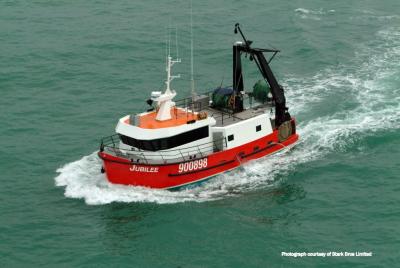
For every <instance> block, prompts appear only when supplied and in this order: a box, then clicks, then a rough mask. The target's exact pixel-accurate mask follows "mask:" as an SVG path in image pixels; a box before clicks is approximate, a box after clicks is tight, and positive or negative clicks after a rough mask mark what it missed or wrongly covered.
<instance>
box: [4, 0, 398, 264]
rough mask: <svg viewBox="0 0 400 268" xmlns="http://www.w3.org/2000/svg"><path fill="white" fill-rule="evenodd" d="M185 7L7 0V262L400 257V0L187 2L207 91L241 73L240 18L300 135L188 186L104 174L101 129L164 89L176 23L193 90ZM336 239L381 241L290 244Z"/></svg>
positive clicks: (107, 130) (181, 86) (381, 260)
mask: <svg viewBox="0 0 400 268" xmlns="http://www.w3.org/2000/svg"><path fill="white" fill-rule="evenodd" d="M189 6H190V5H189V2H188V1H181V0H179V1H178V0H176V1H154V0H149V1H135V0H132V1H127V0H122V1H104V0H94V1H83V0H74V1H66V0H58V1H50V0H32V1H22V0H21V1H18V0H15V1H11V0H1V1H0V93H1V94H0V107H1V113H0V123H1V131H0V138H1V139H0V144H1V146H0V171H1V173H0V179H1V186H0V201H1V202H0V267H58V266H61V267H182V268H183V267H319V266H322V267H397V266H398V265H399V262H400V230H399V227H398V226H399V222H400V210H399V202H400V195H399V193H400V175H399V174H400V132H399V123H400V105H399V102H400V2H399V1H398V0H384V1H372V0H364V1H361V0H359V1H344V0H339V1H322V0H316V1H306V0H296V1H270V0H268V1H261V0H248V1H226V0H214V1H209V0H205V1H196V2H194V3H193V20H194V27H193V30H194V57H195V59H194V69H195V79H196V88H197V90H198V91H206V90H209V89H212V88H215V87H217V86H219V85H220V84H221V81H222V83H223V84H225V85H230V84H232V82H231V70H232V67H231V51H232V48H231V46H232V44H233V42H234V41H236V40H237V39H238V38H239V37H238V36H235V35H234V33H233V26H234V24H235V23H236V22H240V23H241V25H242V29H243V30H244V32H245V34H246V35H247V37H248V38H249V39H250V40H253V41H254V46H259V47H274V48H278V49H280V50H282V53H280V54H278V56H277V57H276V58H275V59H274V61H273V62H272V65H271V66H272V68H273V69H274V71H275V73H276V75H277V77H278V79H279V81H280V83H281V84H282V85H283V86H284V87H285V89H286V91H285V92H286V98H287V102H288V105H289V107H290V112H291V114H292V115H293V116H295V117H296V119H297V121H298V133H299V134H300V135H301V140H300V142H299V143H298V144H297V146H296V147H295V148H293V149H292V150H290V151H286V152H283V153H280V154H277V155H274V156H271V157H269V158H263V159H260V160H257V161H254V162H252V163H249V164H246V165H244V166H243V167H241V168H239V169H238V170H235V171H233V172H230V173H228V174H224V175H221V176H217V177H215V178H213V179H212V180H210V181H209V182H208V183H206V184H204V185H202V186H200V187H197V188H194V189H187V190H184V191H178V192H169V191H161V190H149V189H143V188H135V187H125V186H117V185H110V184H108V183H107V182H106V180H105V178H104V176H103V175H102V174H101V173H100V167H101V163H100V161H99V159H98V158H97V156H96V154H95V151H96V150H97V148H98V145H99V144H98V143H99V139H100V138H101V137H103V136H107V135H110V134H113V132H114V127H115V125H116V122H117V119H118V118H120V117H122V116H124V115H126V114H132V113H136V112H140V111H142V110H143V109H145V108H146V104H145V103H144V100H145V99H147V98H148V96H149V94H150V92H151V91H153V90H161V89H163V88H164V84H163V81H164V79H165V69H164V68H165V65H164V63H165V42H166V39H167V32H168V30H167V28H173V29H175V27H177V28H178V48H179V50H178V54H179V57H181V58H182V63H181V64H180V65H176V68H174V72H175V73H181V75H182V78H181V79H179V80H174V82H173V87H174V89H175V90H176V91H177V92H178V94H179V96H178V98H179V97H185V96H187V95H188V93H189V91H190V89H189V88H190V83H189V79H190V72H189V70H190V15H189V14H190V11H189ZM169 26H170V27H169ZM174 31H175V30H173V32H174ZM172 36H173V37H172V38H171V39H172V43H173V46H172V51H173V53H174V54H175V53H176V50H175V46H174V43H175V37H174V35H172ZM244 65H245V66H244V68H245V85H246V88H251V87H252V85H253V84H254V83H255V81H257V80H258V79H259V78H260V77H259V74H258V72H257V70H256V68H255V66H254V65H253V63H251V62H247V61H246V62H245V63H244ZM332 251H334V252H343V253H344V252H372V256H371V257H325V258H324V257H298V258H294V257H285V256H282V254H281V252H332Z"/></svg>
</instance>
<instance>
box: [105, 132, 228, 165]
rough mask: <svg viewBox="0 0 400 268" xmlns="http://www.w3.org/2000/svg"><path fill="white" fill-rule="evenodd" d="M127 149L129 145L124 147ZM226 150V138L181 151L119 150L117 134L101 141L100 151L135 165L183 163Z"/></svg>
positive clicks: (132, 148)
mask: <svg viewBox="0 0 400 268" xmlns="http://www.w3.org/2000/svg"><path fill="white" fill-rule="evenodd" d="M126 146H127V147H129V145H126ZM226 148H227V141H226V138H222V139H218V140H215V141H212V142H207V143H203V144H199V145H196V146H190V147H186V148H181V149H171V150H160V151H154V152H153V151H145V150H141V149H138V148H134V147H131V150H129V149H122V148H120V138H119V135H118V134H114V135H112V136H108V137H104V138H102V139H101V143H100V151H101V152H106V153H109V154H111V155H114V156H117V157H121V158H125V159H128V160H130V161H131V162H132V163H136V164H172V163H179V162H184V161H190V160H195V159H199V158H203V157H206V156H208V155H210V154H212V153H215V152H219V151H223V150H225V149H226Z"/></svg>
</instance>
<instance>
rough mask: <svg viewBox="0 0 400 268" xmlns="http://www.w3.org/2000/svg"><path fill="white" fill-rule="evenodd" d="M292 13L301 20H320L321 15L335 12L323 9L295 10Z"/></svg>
mask: <svg viewBox="0 0 400 268" xmlns="http://www.w3.org/2000/svg"><path fill="white" fill-rule="evenodd" d="M294 12H295V13H296V14H297V15H299V16H300V18H302V19H311V20H321V16H322V15H326V14H333V13H335V12H336V11H335V10H334V9H330V10H325V9H322V8H321V9H318V10H312V9H306V8H296V9H295V10H294Z"/></svg>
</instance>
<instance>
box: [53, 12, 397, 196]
mask: <svg viewBox="0 0 400 268" xmlns="http://www.w3.org/2000/svg"><path fill="white" fill-rule="evenodd" d="M302 12H303V11H302ZM399 35H400V31H399V29H387V30H384V31H379V32H378V33H377V35H376V38H375V39H374V40H372V41H371V42H377V41H379V42H380V43H379V44H380V45H379V47H377V46H376V44H375V45H374V46H370V44H364V46H362V47H363V48H362V49H361V51H360V52H359V53H358V54H357V56H356V58H355V59H354V63H355V64H359V65H358V66H359V68H357V69H350V70H349V68H346V66H339V67H338V68H337V69H326V70H324V71H321V72H320V73H317V74H316V75H315V76H313V77H311V78H304V77H301V78H300V77H290V78H287V79H286V80H285V83H284V84H285V85H286V87H291V90H289V91H287V99H288V101H289V106H290V107H291V111H292V113H293V114H295V115H297V114H302V113H304V112H306V111H307V110H310V109H311V111H312V105H311V104H313V103H318V102H322V103H325V102H327V101H333V102H334V101H335V99H329V98H328V97H331V96H332V95H333V96H335V94H336V96H337V95H338V94H347V95H346V96H348V97H349V98H350V97H351V98H353V100H354V101H355V105H354V107H353V108H347V109H346V110H337V111H335V112H334V113H331V114H329V115H325V116H318V113H315V116H312V117H311V118H308V119H304V120H299V125H298V128H297V129H298V132H299V134H300V136H301V140H300V141H299V143H298V145H297V146H296V147H295V148H294V149H293V150H290V151H289V152H284V153H281V154H276V155H273V156H270V157H267V158H263V159H259V160H257V161H253V162H251V163H249V164H246V165H244V166H243V167H241V168H239V169H237V170H235V171H232V172H229V173H228V174H223V175H220V176H217V177H215V178H213V179H211V180H210V181H209V182H207V183H205V184H203V185H202V186H199V187H196V188H193V189H186V190H182V191H176V192H171V191H167V190H153V189H146V188H143V187H130V186H121V185H113V184H110V183H108V182H107V180H106V178H105V176H104V175H103V174H101V173H100V168H101V161H100V159H98V157H97V156H96V154H95V153H93V154H91V155H88V156H85V157H83V158H82V159H80V160H78V161H75V162H72V163H69V164H66V165H65V166H63V167H61V168H59V169H58V170H57V172H58V173H59V175H58V176H57V177H56V178H55V181H56V185H57V186H63V187H65V196H66V197H70V198H82V199H84V200H85V202H86V203H87V204H107V203H111V202H156V203H161V204H163V203H177V202H187V201H194V202H204V201H210V200H216V199H220V198H225V197H227V196H232V195H237V194H241V193H243V192H246V191H251V190H254V189H259V188H262V187H269V186H271V185H274V183H275V180H276V178H277V174H279V175H280V176H279V177H282V176H285V174H287V172H290V171H291V170H293V169H295V168H296V166H297V165H298V164H300V163H305V162H308V161H312V160H315V159H318V158H321V157H323V156H324V155H326V154H329V153H330V152H332V151H337V150H343V149H346V147H348V146H349V145H351V144H352V143H353V142H354V141H356V140H358V139H360V137H363V136H366V135H371V134H373V133H374V132H376V131H379V130H384V129H397V128H399V126H400V104H399V100H400V99H399V96H400V89H399V88H398V87H396V86H393V85H391V84H387V83H386V81H388V80H391V79H397V77H399V73H400V60H399V58H400V39H399V38H398V36H399ZM375 50H377V51H379V53H378V54H374V52H375ZM371 55H375V56H372V57H371ZM333 93H334V94H333ZM310 107H311V108H310ZM282 154H284V155H282ZM277 183H279V181H278V182H277Z"/></svg>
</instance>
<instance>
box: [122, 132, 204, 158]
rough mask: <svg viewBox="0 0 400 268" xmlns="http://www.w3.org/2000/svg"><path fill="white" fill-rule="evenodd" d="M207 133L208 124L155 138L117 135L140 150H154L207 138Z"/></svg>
mask: <svg viewBox="0 0 400 268" xmlns="http://www.w3.org/2000/svg"><path fill="white" fill-rule="evenodd" d="M208 135H209V131H208V126H205V127H201V128H197V129H194V130H191V131H188V132H184V133H181V134H178V135H175V136H171V137H167V138H162V139H155V140H138V139H134V138H131V137H128V136H124V135H121V134H120V135H119V137H120V139H121V141H122V142H123V143H125V144H127V145H130V146H133V147H136V148H138V149H141V150H146V151H153V152H154V151H159V150H167V149H171V148H174V147H178V146H181V145H184V144H186V143H190V142H193V141H196V140H200V139H204V138H207V137H208Z"/></svg>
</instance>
